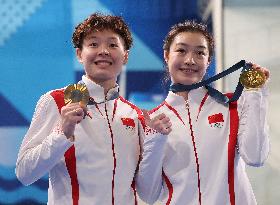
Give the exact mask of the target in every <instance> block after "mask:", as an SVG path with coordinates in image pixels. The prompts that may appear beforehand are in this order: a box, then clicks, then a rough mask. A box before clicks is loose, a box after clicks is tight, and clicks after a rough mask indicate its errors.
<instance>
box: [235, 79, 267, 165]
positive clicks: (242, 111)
mask: <svg viewBox="0 0 280 205" xmlns="http://www.w3.org/2000/svg"><path fill="white" fill-rule="evenodd" d="M267 109H268V88H267V87H266V85H265V86H264V87H263V88H261V89H259V90H255V91H250V90H249V91H246V90H245V91H244V92H243V94H242V96H241V98H240V100H239V102H238V114H239V129H238V150H239V153H240V155H241V157H242V159H243V160H244V161H245V162H246V164H248V165H251V166H261V165H263V163H264V161H265V160H266V159H267V157H268V152H269V138H268V129H269V128H268V122H267Z"/></svg>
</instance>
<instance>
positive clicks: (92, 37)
mask: <svg viewBox="0 0 280 205" xmlns="http://www.w3.org/2000/svg"><path fill="white" fill-rule="evenodd" d="M87 38H88V39H95V38H98V37H97V36H88V37H87ZM109 39H110V40H118V39H117V38H116V37H109Z"/></svg>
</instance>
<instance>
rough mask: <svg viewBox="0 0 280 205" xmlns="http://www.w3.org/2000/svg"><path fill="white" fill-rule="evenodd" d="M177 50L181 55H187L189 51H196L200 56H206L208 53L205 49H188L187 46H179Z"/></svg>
mask: <svg viewBox="0 0 280 205" xmlns="http://www.w3.org/2000/svg"><path fill="white" fill-rule="evenodd" d="M175 52H176V53H178V54H179V55H185V54H187V53H188V52H194V54H195V55H196V56H198V57H204V56H206V54H207V53H206V51H204V50H197V49H195V50H188V49H186V48H177V49H175Z"/></svg>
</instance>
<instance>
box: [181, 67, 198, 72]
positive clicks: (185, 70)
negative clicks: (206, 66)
mask: <svg viewBox="0 0 280 205" xmlns="http://www.w3.org/2000/svg"><path fill="white" fill-rule="evenodd" d="M179 70H180V71H182V72H183V73H197V72H198V70H196V69H193V68H179Z"/></svg>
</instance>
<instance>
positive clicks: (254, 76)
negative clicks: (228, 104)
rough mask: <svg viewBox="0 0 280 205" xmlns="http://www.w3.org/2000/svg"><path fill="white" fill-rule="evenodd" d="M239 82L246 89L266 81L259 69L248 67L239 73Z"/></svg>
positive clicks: (257, 86) (256, 86)
mask: <svg viewBox="0 0 280 205" xmlns="http://www.w3.org/2000/svg"><path fill="white" fill-rule="evenodd" d="M239 80H240V83H241V84H242V85H243V86H244V87H245V88H247V89H252V88H253V89H256V88H260V87H262V85H263V84H264V83H265V81H266V77H265V74H264V73H263V72H261V71H260V70H256V69H249V70H247V71H244V72H243V73H241V75H240V78H239Z"/></svg>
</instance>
